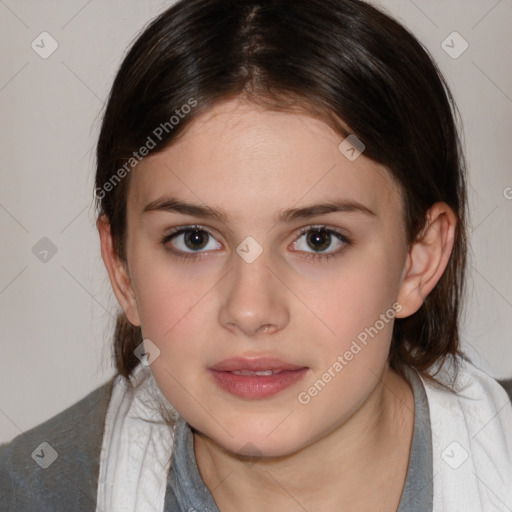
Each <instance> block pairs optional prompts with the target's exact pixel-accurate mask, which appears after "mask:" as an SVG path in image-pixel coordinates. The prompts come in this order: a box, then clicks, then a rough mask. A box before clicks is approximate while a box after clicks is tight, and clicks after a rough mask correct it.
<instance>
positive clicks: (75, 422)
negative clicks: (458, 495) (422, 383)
mask: <svg viewBox="0 0 512 512" xmlns="http://www.w3.org/2000/svg"><path fill="white" fill-rule="evenodd" d="M113 380H114V379H111V380H110V381H108V382H107V383H106V384H104V385H103V386H101V387H99V388H97V389H95V390H94V391H92V392H91V393H90V394H88V395H87V396H86V397H85V398H83V399H82V400H80V401H79V402H77V403H75V404H74V405H72V406H71V407H69V408H67V409H66V410H64V411H63V412H61V413H59V414H57V415H56V416H54V417H52V418H50V419H49V420H48V421H46V422H44V423H42V424H40V425H38V426H36V427H34V428H32V429H31V430H29V431H27V432H25V433H24V434H20V435H19V436H18V437H16V438H15V439H13V440H12V441H11V442H10V443H8V444H3V445H1V446H0V511H1V512H11V511H12V512H14V511H16V512H36V511H37V512H59V511H63V512H64V511H65V512H73V511H77V512H78V511H79V512H89V511H90V512H96V495H97V486H98V475H99V456H100V451H101V444H102V438H103V428H104V421H105V415H106V412H107V407H108V403H109V400H110V395H111V392H112V385H113ZM499 382H500V384H501V385H502V386H503V387H504V388H505V389H506V391H507V393H508V394H509V396H510V397H511V399H512V379H509V380H506V381H499ZM511 427H512V426H511ZM42 443H48V445H50V446H48V445H45V444H42ZM52 449H53V450H54V451H53V450H52ZM55 452H56V453H55ZM55 456H56V458H55ZM45 467H46V469H45ZM43 497H44V501H43V499H42V498H43ZM169 505H170V504H169ZM103 512H113V511H103Z"/></svg>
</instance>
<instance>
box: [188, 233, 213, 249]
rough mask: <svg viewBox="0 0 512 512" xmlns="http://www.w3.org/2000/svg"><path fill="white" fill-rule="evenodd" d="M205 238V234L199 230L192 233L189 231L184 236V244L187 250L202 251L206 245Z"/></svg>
mask: <svg viewBox="0 0 512 512" xmlns="http://www.w3.org/2000/svg"><path fill="white" fill-rule="evenodd" d="M207 238H208V234H207V233H205V232H204V231H201V230H199V229H196V230H194V231H189V232H188V233H187V234H186V235H185V244H186V245H187V247H188V248H189V249H192V250H197V249H202V248H203V247H204V246H205V245H206V243H207ZM198 246H199V247H198Z"/></svg>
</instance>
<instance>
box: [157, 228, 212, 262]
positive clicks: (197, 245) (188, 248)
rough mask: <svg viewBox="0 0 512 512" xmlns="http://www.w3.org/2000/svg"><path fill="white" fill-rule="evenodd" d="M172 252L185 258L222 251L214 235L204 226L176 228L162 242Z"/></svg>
mask: <svg viewBox="0 0 512 512" xmlns="http://www.w3.org/2000/svg"><path fill="white" fill-rule="evenodd" d="M160 243H161V244H162V245H164V246H165V247H166V248H168V249H169V250H170V251H172V252H174V253H176V254H178V255H179V256H183V257H184V258H186V257H189V256H192V257H193V256H195V254H194V253H201V252H205V251H212V250H215V249H220V248H221V246H220V244H219V243H218V242H217V241H216V240H215V238H214V237H213V235H212V233H210V232H209V231H208V230H207V229H206V228H204V227H202V226H184V227H180V228H176V229H175V230H173V231H172V232H171V233H169V234H167V235H165V236H164V237H163V238H162V240H161V241H160Z"/></svg>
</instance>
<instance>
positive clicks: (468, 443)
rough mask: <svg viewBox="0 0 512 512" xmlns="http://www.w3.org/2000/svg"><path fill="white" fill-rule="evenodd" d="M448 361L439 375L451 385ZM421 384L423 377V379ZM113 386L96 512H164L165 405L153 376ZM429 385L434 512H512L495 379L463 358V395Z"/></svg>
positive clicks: (509, 410)
mask: <svg viewBox="0 0 512 512" xmlns="http://www.w3.org/2000/svg"><path fill="white" fill-rule="evenodd" d="M453 369H454V366H453V363H452V361H451V359H448V360H447V361H446V363H445V365H443V367H442V369H441V371H440V372H439V373H438V375H437V376H436V377H437V379H438V380H442V381H443V382H447V383H450V384H451V383H452V382H453V381H452V380H451V379H452V378H453ZM420 378H421V377H420ZM131 380H132V381H133V382H134V383H135V385H136V386H137V388H136V390H135V391H132V390H131V389H130V388H129V387H128V386H127V383H126V382H125V381H124V379H123V378H122V377H121V376H118V377H117V378H116V379H115V381H114V387H113V392H112V397H111V400H110V403H109V406H108V410H107V415H106V419H105V430H104V436H103V443H102V449H101V456H100V472H99V480H98V496H97V512H141V511H142V512H146V511H147V512H152V511H154V512H162V511H163V509H164V500H165V491H166V486H167V475H168V471H169V468H170V458H171V451H172V443H173V435H174V434H173V430H172V428H171V427H169V426H167V423H166V422H165V421H164V420H163V419H162V418H163V416H162V414H161V413H160V411H159V409H158V408H157V407H155V406H154V405H152V404H154V403H155V401H156V400H158V401H160V403H165V404H167V405H166V407H167V408H168V409H167V410H168V412H169V414H174V417H175V418H176V417H177V415H176V413H175V411H174V409H172V408H171V407H170V406H169V405H168V403H167V402H166V400H165V398H164V397H163V395H162V393H161V391H160V390H159V388H158V386H157V384H156V382H155V380H154V378H153V375H152V373H151V370H150V368H149V367H148V366H145V365H144V364H140V365H139V366H137V368H136V369H135V371H134V373H133V375H132V377H131ZM421 380H422V382H423V385H424V386H425V390H426V394H427V398H428V403H429V409H430V422H431V426H432V453H433V470H434V508H433V512H458V511H464V512H488V511H500V512H501V511H503V512H510V511H511V510H512V405H511V403H510V399H509V397H508V395H507V393H506V392H505V390H504V389H503V388H502V387H501V386H500V384H499V383H498V382H496V381H495V380H494V379H493V378H492V377H490V376H489V375H487V374H486V373H485V372H483V371H482V370H480V369H478V368H476V367H475V366H473V365H472V364H471V363H469V362H467V361H464V360H461V370H460V372H459V375H458V378H457V383H460V384H459V386H458V387H457V388H458V389H459V388H460V387H461V386H462V387H463V386H466V385H467V387H465V388H463V389H462V391H461V393H460V394H458V395H454V394H453V393H451V392H449V391H448V390H443V389H438V387H435V386H433V385H432V384H430V383H429V382H428V381H426V380H424V379H423V378H421Z"/></svg>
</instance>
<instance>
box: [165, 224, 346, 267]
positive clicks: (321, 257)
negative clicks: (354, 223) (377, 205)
mask: <svg viewBox="0 0 512 512" xmlns="http://www.w3.org/2000/svg"><path fill="white" fill-rule="evenodd" d="M195 230H199V231H204V232H205V233H207V234H208V235H209V236H211V237H212V238H215V236H214V235H213V233H212V232H211V231H210V230H209V229H208V228H206V227H204V226H200V225H190V226H181V227H178V228H174V229H173V230H172V231H171V232H170V233H167V234H166V235H164V236H163V237H162V238H161V239H160V244H162V245H163V246H164V247H165V248H166V249H167V250H169V251H170V252H172V253H173V254H174V255H176V256H178V257H179V258H183V259H189V258H192V259H196V258H200V257H202V255H204V254H206V253H202V252H191V253H187V252H183V251H180V250H178V249H173V248H170V247H169V246H168V245H167V243H168V242H169V241H171V240H172V239H173V238H176V237H177V236H179V235H182V234H184V233H188V232H189V231H195ZM310 231H325V232H326V233H327V234H329V235H334V236H335V237H336V238H338V240H340V242H343V244H344V245H343V247H341V248H339V249H337V250H335V251H332V252H327V253H319V252H317V253H315V252H312V253H310V252H306V253H305V254H306V256H305V258H307V259H310V260H315V261H327V260H328V259H329V258H334V257H337V256H340V255H341V254H342V253H344V252H345V250H346V249H347V247H349V246H351V245H353V242H352V240H350V239H349V238H347V237H346V236H345V235H343V234H342V233H340V232H339V231H337V230H335V229H331V228H328V227H327V226H325V225H314V226H305V227H303V228H301V229H300V231H299V236H298V237H297V238H296V241H297V240H299V239H300V238H301V237H302V235H304V234H305V233H308V232H310Z"/></svg>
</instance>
